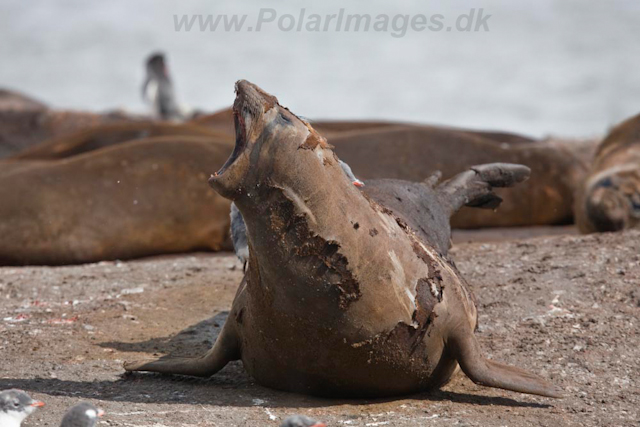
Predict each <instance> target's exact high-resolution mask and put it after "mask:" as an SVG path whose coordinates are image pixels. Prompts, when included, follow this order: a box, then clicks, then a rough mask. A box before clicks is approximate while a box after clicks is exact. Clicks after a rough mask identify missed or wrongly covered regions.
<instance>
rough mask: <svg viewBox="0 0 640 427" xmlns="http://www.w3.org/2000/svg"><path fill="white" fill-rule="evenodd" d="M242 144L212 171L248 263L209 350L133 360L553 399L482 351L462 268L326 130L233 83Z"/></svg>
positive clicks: (322, 387)
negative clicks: (486, 389) (362, 183)
mask: <svg viewBox="0 0 640 427" xmlns="http://www.w3.org/2000/svg"><path fill="white" fill-rule="evenodd" d="M236 92H237V97H236V100H235V103H234V114H235V122H236V146H235V149H234V151H233V153H232V155H231V157H230V158H229V159H228V160H227V162H226V163H225V164H224V166H223V167H222V169H221V170H220V171H218V172H217V173H216V174H215V175H214V176H213V177H211V179H210V181H209V182H210V184H211V186H212V187H213V188H214V189H215V190H216V191H218V192H219V193H220V194H221V195H223V196H224V197H227V198H229V199H232V200H233V201H234V202H235V203H236V205H237V206H238V209H239V210H240V212H241V213H242V215H243V217H244V219H245V222H246V226H247V237H248V241H249V264H248V269H247V272H246V274H245V278H244V280H243V282H242V284H241V285H240V288H239V289H238V293H237V295H236V298H235V300H234V302H233V306H232V309H231V312H230V315H229V320H228V321H227V322H226V323H225V325H224V327H223V329H222V331H221V333H220V336H219V337H218V339H217V341H216V343H215V344H214V346H213V348H212V349H211V350H210V351H209V352H208V353H207V354H206V355H204V356H202V357H198V358H169V359H164V360H163V359H161V360H156V361H141V362H133V363H125V365H124V367H125V369H126V370H128V371H154V372H164V373H174V374H184V375H196V376H210V375H213V374H215V373H216V372H217V371H219V370H220V369H221V368H222V367H224V366H225V365H226V364H227V363H228V362H229V361H230V360H234V359H242V362H243V364H244V366H245V369H246V370H247V371H248V372H249V373H250V374H251V375H252V376H253V377H254V378H255V379H256V380H257V381H258V382H259V383H260V384H263V385H265V386H269V387H272V388H277V389H282V390H288V391H295V392H303V393H310V394H318V395H330V396H352V397H362V396H391V395H399V394H406V393H412V392H418V391H421V390H428V389H431V388H434V387H439V386H441V385H442V384H444V383H446V382H447V381H448V380H449V378H450V377H451V375H452V373H453V372H454V370H455V369H456V366H457V364H458V363H459V364H460V366H461V368H462V370H463V371H464V372H465V374H467V375H468V376H469V377H470V378H471V379H472V380H473V381H475V382H476V383H478V384H483V385H486V386H490V387H498V388H503V389H507V390H514V391H519V392H524V393H531V394H538V395H543V396H551V397H558V396H559V395H560V391H559V390H558V389H557V388H556V387H554V386H553V385H551V384H549V383H547V382H546V381H544V380H543V379H541V378H539V377H538V376H536V375H533V374H530V373H528V372H526V371H524V370H522V369H519V368H515V367H511V366H507V365H503V364H501V363H498V362H495V361H492V360H489V359H486V358H485V357H484V356H483V355H482V352H481V349H480V346H479V344H478V342H477V340H476V338H475V337H474V334H473V330H474V328H475V327H476V323H477V311H476V307H475V303H474V299H473V297H472V295H471V293H470V291H469V289H468V287H467V285H466V283H465V281H464V279H463V278H462V277H461V276H460V274H459V273H458V271H457V269H456V268H455V266H454V265H453V264H452V263H451V262H449V261H448V260H447V259H446V257H443V256H441V255H439V254H438V253H437V251H436V250H435V249H434V248H433V247H432V246H431V245H430V244H429V243H428V242H425V241H423V240H422V239H421V238H419V237H418V236H419V235H418V234H416V233H415V232H414V231H413V230H412V229H411V228H410V227H409V226H408V225H407V224H406V223H405V222H404V221H403V220H402V219H401V218H399V217H396V216H395V215H394V214H393V212H392V211H391V210H390V209H388V208H386V207H385V206H382V205H380V204H379V203H377V202H375V201H374V200H373V199H371V198H369V197H367V196H366V195H365V194H364V193H363V192H361V191H360V190H359V189H358V188H357V187H356V186H354V185H353V184H352V183H351V182H350V180H349V179H348V178H347V177H346V175H345V174H344V172H343V171H342V168H341V167H340V165H339V162H338V159H337V157H336V156H335V154H334V153H333V151H332V150H331V148H330V146H329V145H328V144H327V143H326V141H325V140H324V139H323V138H322V137H321V136H320V135H319V134H318V133H316V132H315V130H314V129H313V128H312V127H311V126H310V125H309V124H308V123H306V122H304V121H302V120H300V119H299V118H298V117H297V116H295V115H294V114H293V113H291V112H290V111H289V110H287V109H286V108H284V107H282V106H280V105H279V104H278V100H277V99H276V98H275V97H274V96H272V95H270V94H268V93H266V92H264V91H263V90H261V89H260V88H258V87H257V86H255V85H253V84H251V83H249V82H247V81H239V82H238V83H237V84H236Z"/></svg>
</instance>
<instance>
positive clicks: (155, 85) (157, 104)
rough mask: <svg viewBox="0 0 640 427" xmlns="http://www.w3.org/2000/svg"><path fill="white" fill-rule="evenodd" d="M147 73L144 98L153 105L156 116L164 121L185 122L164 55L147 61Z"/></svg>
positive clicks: (154, 55) (143, 91) (155, 55)
mask: <svg viewBox="0 0 640 427" xmlns="http://www.w3.org/2000/svg"><path fill="white" fill-rule="evenodd" d="M146 71H147V76H146V78H145V81H144V84H143V85H142V98H143V100H145V101H146V102H148V103H149V104H151V106H152V108H153V112H154V115H155V116H156V117H157V118H159V119H162V120H183V119H184V114H183V113H182V111H181V110H180V107H179V106H178V103H177V102H176V99H175V94H174V91H173V83H172V82H171V78H170V77H169V71H168V69H167V64H166V63H165V59H164V55H163V54H162V53H154V54H153V55H151V56H150V57H149V58H148V59H147V63H146Z"/></svg>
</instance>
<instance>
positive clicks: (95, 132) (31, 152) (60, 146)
mask: <svg viewBox="0 0 640 427" xmlns="http://www.w3.org/2000/svg"><path fill="white" fill-rule="evenodd" d="M159 136H169V137H178V136H185V137H191V136H195V137H203V138H208V139H209V140H211V141H212V142H216V143H223V144H227V145H229V147H233V141H232V139H231V138H230V137H228V136H226V135H223V134H221V133H220V132H216V131H213V130H211V129H207V128H203V127H199V126H194V125H185V124H173V123H158V122H149V121H145V122H136V123H115V124H107V125H100V126H92V127H90V128H88V129H83V130H79V131H77V132H73V133H71V134H67V135H64V136H61V137H58V138H52V139H50V140H48V141H45V142H43V143H41V144H38V145H36V146H33V147H31V148H28V149H26V150H23V151H22V152H20V153H18V154H16V155H14V156H11V157H10V159H12V160H53V159H64V158H67V157H72V156H75V155H78V154H82V153H86V152H89V151H93V150H97V149H100V148H105V147H110V146H114V145H117V144H121V143H124V142H130V141H133V140H137V139H144V138H150V137H159ZM230 149H231V148H230Z"/></svg>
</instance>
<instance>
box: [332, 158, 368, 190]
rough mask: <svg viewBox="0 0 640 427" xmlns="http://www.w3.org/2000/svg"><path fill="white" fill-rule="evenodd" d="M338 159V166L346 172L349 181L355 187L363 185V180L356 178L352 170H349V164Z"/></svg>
mask: <svg viewBox="0 0 640 427" xmlns="http://www.w3.org/2000/svg"><path fill="white" fill-rule="evenodd" d="M338 161H339V162H340V167H341V168H342V170H343V171H344V173H345V174H347V177H348V178H349V179H350V180H351V183H352V184H353V185H355V186H356V187H364V182H362V181H360V180H359V179H358V178H356V176H355V175H354V174H353V171H352V170H351V166H349V165H348V164H346V163H345V162H343V161H342V160H338Z"/></svg>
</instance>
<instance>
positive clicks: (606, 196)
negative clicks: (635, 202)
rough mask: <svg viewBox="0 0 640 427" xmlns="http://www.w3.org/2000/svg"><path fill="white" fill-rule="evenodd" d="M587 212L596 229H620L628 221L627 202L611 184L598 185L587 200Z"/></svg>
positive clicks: (601, 230)
mask: <svg viewBox="0 0 640 427" xmlns="http://www.w3.org/2000/svg"><path fill="white" fill-rule="evenodd" d="M586 210H587V213H588V215H589V217H590V218H591V220H592V222H593V225H594V227H595V229H596V230H597V231H600V232H605V231H620V230H622V229H624V228H625V227H626V225H627V222H628V221H629V203H628V202H627V201H626V200H625V198H624V197H623V196H622V195H621V194H620V193H619V192H618V191H617V190H616V189H615V188H612V187H611V186H598V187H597V188H595V189H594V190H593V192H592V193H591V195H590V197H589V198H588V200H587V206H586Z"/></svg>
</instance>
